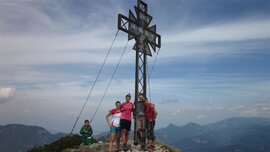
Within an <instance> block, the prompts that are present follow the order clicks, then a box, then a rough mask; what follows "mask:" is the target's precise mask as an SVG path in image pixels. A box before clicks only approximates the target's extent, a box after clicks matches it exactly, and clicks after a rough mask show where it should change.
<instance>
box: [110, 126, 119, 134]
mask: <svg viewBox="0 0 270 152" xmlns="http://www.w3.org/2000/svg"><path fill="white" fill-rule="evenodd" d="M119 132H120V127H115V126H112V127H111V128H110V133H115V134H117V133H119Z"/></svg>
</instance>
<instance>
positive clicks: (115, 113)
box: [80, 93, 157, 152]
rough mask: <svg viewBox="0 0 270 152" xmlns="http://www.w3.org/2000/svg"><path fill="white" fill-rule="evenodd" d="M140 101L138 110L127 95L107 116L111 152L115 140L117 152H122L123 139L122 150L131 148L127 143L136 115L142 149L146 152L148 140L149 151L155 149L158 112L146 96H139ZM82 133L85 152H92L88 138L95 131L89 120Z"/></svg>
mask: <svg viewBox="0 0 270 152" xmlns="http://www.w3.org/2000/svg"><path fill="white" fill-rule="evenodd" d="M138 99H139V101H137V102H136V110H135V106H134V104H133V103H132V102H131V95H130V94H128V95H126V97H125V101H124V102H123V103H121V102H120V101H116V102H115V108H113V109H112V110H109V112H108V114H107V115H106V122H107V125H108V127H109V128H110V143H109V152H111V151H112V147H113V142H114V140H116V151H120V139H121V138H122V143H123V146H122V149H123V150H124V151H127V150H128V149H129V148H130V147H129V146H128V144H127V142H128V137H129V131H130V129H131V124H132V115H134V116H135V118H136V119H135V120H137V121H136V122H137V123H136V133H137V137H138V141H139V144H140V145H141V147H142V148H143V149H144V150H145V149H146V145H145V143H146V139H147V149H148V150H151V151H153V149H154V148H155V146H154V141H155V135H154V127H155V119H156V117H157V110H156V109H155V105H154V104H152V103H151V102H150V101H148V99H147V98H145V97H144V94H142V93H140V94H139V95H138ZM80 133H81V134H82V138H83V140H82V144H83V145H84V146H83V149H82V150H83V152H90V149H89V145H91V142H89V141H88V140H87V139H88V137H90V138H91V135H92V134H93V130H92V128H91V126H90V125H89V121H88V120H85V124H84V126H83V127H82V129H81V131H80ZM89 135H90V136H89ZM84 136H85V137H84Z"/></svg>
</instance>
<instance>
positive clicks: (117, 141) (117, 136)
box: [115, 129, 120, 150]
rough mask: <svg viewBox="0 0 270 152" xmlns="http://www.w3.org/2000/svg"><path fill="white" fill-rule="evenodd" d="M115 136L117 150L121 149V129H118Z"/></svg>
mask: <svg viewBox="0 0 270 152" xmlns="http://www.w3.org/2000/svg"><path fill="white" fill-rule="evenodd" d="M115 138H116V150H119V147H120V129H118V130H117V133H116V135H115Z"/></svg>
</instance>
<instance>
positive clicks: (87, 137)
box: [80, 120, 93, 152]
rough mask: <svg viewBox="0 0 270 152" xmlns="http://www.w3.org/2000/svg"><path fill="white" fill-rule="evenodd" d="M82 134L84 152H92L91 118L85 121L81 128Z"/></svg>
mask: <svg viewBox="0 0 270 152" xmlns="http://www.w3.org/2000/svg"><path fill="white" fill-rule="evenodd" d="M80 134H81V135H82V152H90V145H91V144H92V137H91V136H92V134H93V129H92V127H91V126H90V124H89V120H85V121H84V125H83V126H82V128H81V130H80Z"/></svg>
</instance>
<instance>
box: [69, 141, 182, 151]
mask: <svg viewBox="0 0 270 152" xmlns="http://www.w3.org/2000/svg"><path fill="white" fill-rule="evenodd" d="M128 146H129V147H130V150H128V151H127V152H148V151H147V150H141V146H140V145H137V146H136V145H134V144H133V141H128ZM155 146H156V148H155V152H180V150H177V149H173V148H169V147H168V146H166V145H163V144H160V143H158V144H156V145H155ZM108 147H109V143H106V142H102V141H99V142H98V143H95V144H93V145H91V152H108ZM113 148H114V149H113V151H115V150H116V149H115V143H114V146H113ZM120 148H121V147H120ZM64 152H81V149H80V148H78V149H68V150H65V151H64ZM120 152H124V151H122V150H121V151H120Z"/></svg>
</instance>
